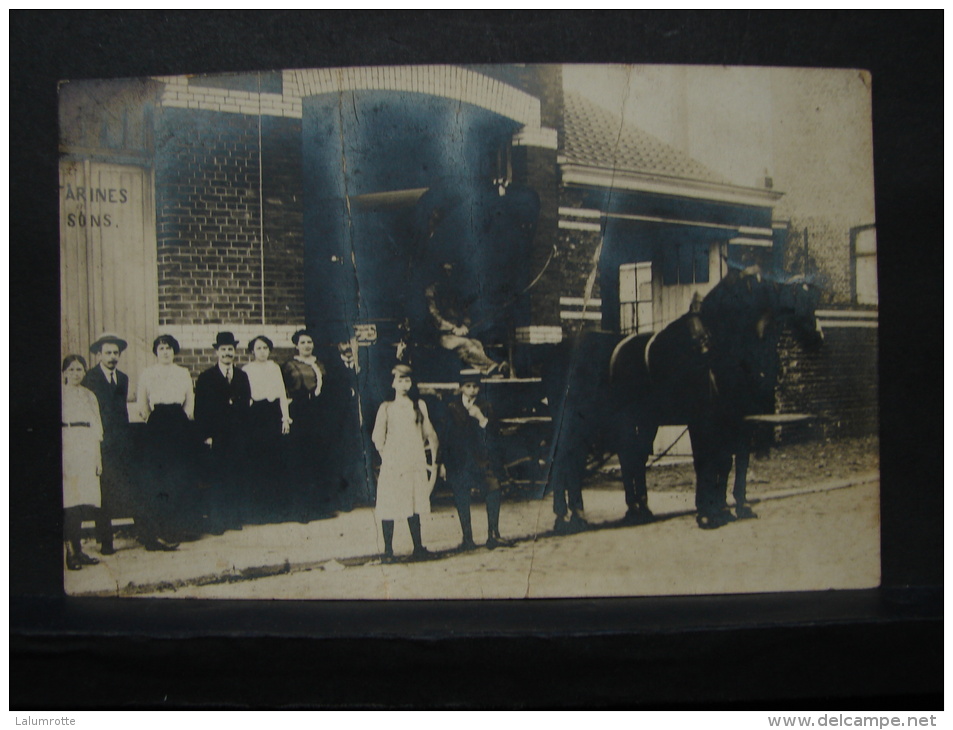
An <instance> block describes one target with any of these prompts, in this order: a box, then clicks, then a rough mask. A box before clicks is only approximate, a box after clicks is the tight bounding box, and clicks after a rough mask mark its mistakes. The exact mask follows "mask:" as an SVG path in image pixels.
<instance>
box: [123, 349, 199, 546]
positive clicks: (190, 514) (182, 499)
mask: <svg viewBox="0 0 953 730" xmlns="http://www.w3.org/2000/svg"><path fill="white" fill-rule="evenodd" d="M152 352H153V353H154V354H155V356H156V364H155V365H152V366H151V367H148V368H146V369H145V370H144V371H143V372H142V374H141V375H140V376H139V390H138V403H139V413H140V415H141V416H142V418H143V420H145V421H146V431H145V454H144V456H145V463H144V467H145V474H144V477H145V478H144V480H143V487H144V490H145V496H146V499H147V504H146V505H145V507H146V508H147V509H148V510H149V513H150V515H151V516H153V517H154V518H155V529H156V530H157V531H158V532H159V533H160V534H159V535H150V536H147V538H149V539H151V538H153V537H157V538H162V542H166V541H168V540H169V539H170V538H171V537H172V536H173V535H175V536H176V537H180V536H182V530H183V529H184V530H185V532H188V531H189V530H190V529H194V527H195V524H197V523H198V521H199V518H200V517H201V515H196V514H194V512H195V498H196V494H195V491H196V490H195V458H196V444H195V436H194V433H193V428H192V423H191V421H192V415H193V412H194V409H195V394H194V391H193V389H192V376H191V375H190V374H189V371H188V370H187V369H186V368H184V367H181V366H179V365H176V364H175V356H176V355H178V354H179V343H178V341H177V340H176V339H175V338H174V337H173V336H172V335H159V336H158V337H157V338H156V339H155V341H154V342H153V343H152Z"/></svg>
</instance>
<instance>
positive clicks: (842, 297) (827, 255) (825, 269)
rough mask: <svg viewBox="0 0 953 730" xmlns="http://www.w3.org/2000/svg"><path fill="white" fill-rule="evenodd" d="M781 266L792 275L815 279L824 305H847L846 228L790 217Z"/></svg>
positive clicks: (847, 263)
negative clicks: (822, 294) (822, 296)
mask: <svg viewBox="0 0 953 730" xmlns="http://www.w3.org/2000/svg"><path fill="white" fill-rule="evenodd" d="M805 237H806V243H807V245H806V246H805ZM805 256H806V258H805ZM784 267H785V270H786V271H789V272H791V273H793V274H801V273H807V274H810V275H814V276H816V277H817V279H818V283H819V284H820V285H821V286H822V287H823V288H824V290H825V294H826V296H825V300H826V303H827V304H835V305H843V304H850V303H851V293H850V292H851V286H850V277H851V273H850V269H851V267H850V230H849V228H843V227H842V226H839V225H837V223H835V221H833V220H831V219H828V218H821V217H804V216H799V217H796V218H793V219H792V220H791V228H790V233H789V235H788V242H787V248H786V250H785V253H784Z"/></svg>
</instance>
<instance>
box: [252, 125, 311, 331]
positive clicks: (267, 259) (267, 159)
mask: <svg viewBox="0 0 953 730" xmlns="http://www.w3.org/2000/svg"><path fill="white" fill-rule="evenodd" d="M261 145H262V154H261V157H262V163H261V164H262V210H263V213H264V231H265V251H264V264H265V271H264V274H265V321H266V322H268V323H270V324H297V323H299V322H304V211H303V207H302V200H303V197H304V196H303V194H302V188H303V181H302V168H301V164H302V163H301V160H302V155H301V120H300V119H287V118H278V117H262V137H261ZM276 344H277V343H276Z"/></svg>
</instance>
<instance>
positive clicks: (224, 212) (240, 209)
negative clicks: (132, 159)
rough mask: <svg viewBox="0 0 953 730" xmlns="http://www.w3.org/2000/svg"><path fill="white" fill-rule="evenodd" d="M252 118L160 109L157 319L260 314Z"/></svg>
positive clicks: (174, 321) (171, 321)
mask: <svg viewBox="0 0 953 730" xmlns="http://www.w3.org/2000/svg"><path fill="white" fill-rule="evenodd" d="M258 160H259V150H258V118H256V117H247V116H244V115H240V114H222V113H216V112H207V111H197V110H193V109H189V110H180V109H175V108H171V109H169V108H165V109H162V111H161V113H160V114H159V118H158V120H157V133H156V228H157V234H156V238H157V245H158V273H159V325H160V327H161V326H167V325H179V324H201V323H208V322H213V323H214V322H223V323H224V322H235V321H242V322H244V321H261V315H262V312H261V243H260V233H261V216H260V212H259V203H260V196H259V162H258Z"/></svg>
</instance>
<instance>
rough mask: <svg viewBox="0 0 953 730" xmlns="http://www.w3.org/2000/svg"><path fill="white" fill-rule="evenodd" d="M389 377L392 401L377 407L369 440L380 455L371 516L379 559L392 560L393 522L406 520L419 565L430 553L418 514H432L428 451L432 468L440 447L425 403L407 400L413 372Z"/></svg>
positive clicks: (432, 471) (404, 368) (399, 371)
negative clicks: (380, 538)
mask: <svg viewBox="0 0 953 730" xmlns="http://www.w3.org/2000/svg"><path fill="white" fill-rule="evenodd" d="M391 372H392V373H393V374H394V382H393V388H394V400H391V401H386V402H384V403H382V404H381V407H380V410H378V412H377V419H376V420H375V421H374V432H373V434H372V436H371V438H372V440H373V441H374V445H375V446H376V447H377V451H378V452H379V453H380V455H381V473H380V478H379V479H378V483H377V505H376V510H375V511H376V515H377V519H379V520H380V521H381V529H382V532H383V535H384V554H383V556H382V559H383V560H384V561H385V562H389V561H391V560H393V558H394V547H393V545H394V521H395V520H398V519H403V518H406V519H407V525H408V527H409V528H410V536H411V539H412V540H413V542H414V553H413V558H414V559H415V560H421V559H426V558H427V557H429V556H430V552H429V551H428V550H427V548H425V547H424V546H423V542H422V541H421V536H420V515H422V514H425V515H426V514H430V492H431V491H432V490H433V484H434V479H435V478H436V468H435V467H432V468H430V469H429V474H428V462H427V453H426V452H427V450H430V452H431V458H430V464H436V461H437V449H438V447H439V444H438V440H437V433H436V431H435V430H434V427H433V424H431V422H430V416H429V415H428V413H427V404H426V403H424V402H423V401H422V400H420V399H419V398H416V397H412V396H411V389H412V387H413V381H412V380H411V369H410V368H409V367H407V366H406V365H397V366H396V367H395V368H394V369H393V370H392V371H391Z"/></svg>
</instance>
